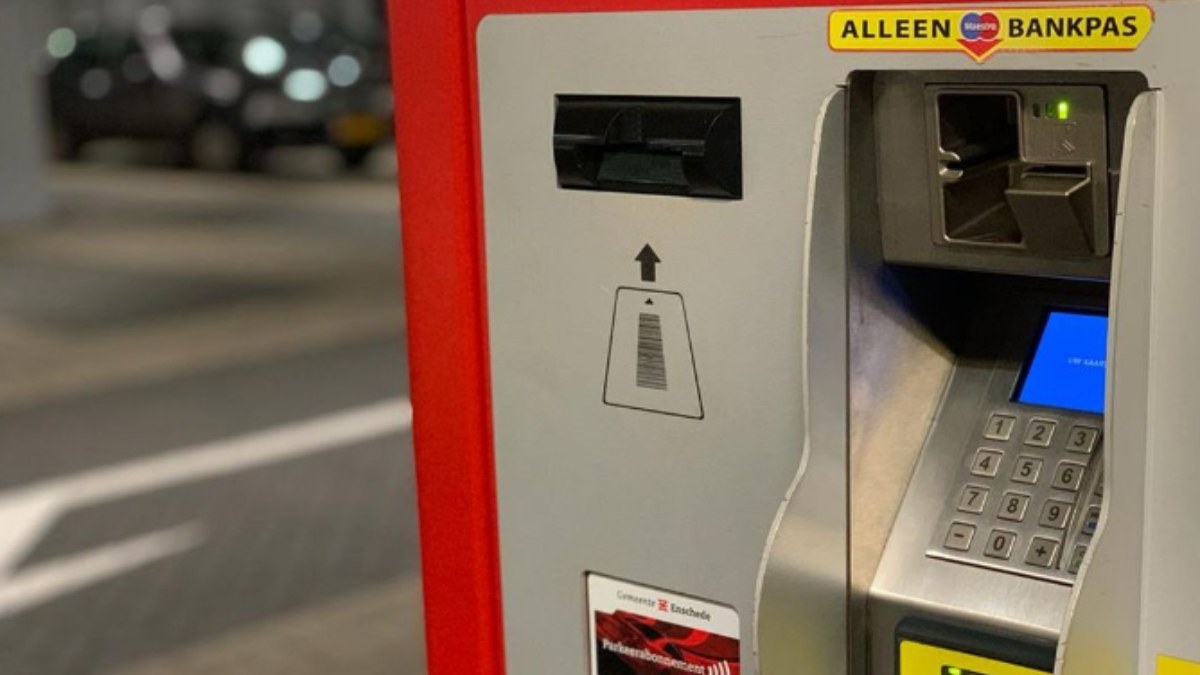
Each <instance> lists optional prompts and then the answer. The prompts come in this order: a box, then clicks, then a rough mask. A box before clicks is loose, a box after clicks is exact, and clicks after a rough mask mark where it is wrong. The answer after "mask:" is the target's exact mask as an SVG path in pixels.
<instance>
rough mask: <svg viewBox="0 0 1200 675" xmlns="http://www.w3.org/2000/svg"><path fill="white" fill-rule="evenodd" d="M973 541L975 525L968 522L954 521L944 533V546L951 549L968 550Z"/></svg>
mask: <svg viewBox="0 0 1200 675" xmlns="http://www.w3.org/2000/svg"><path fill="white" fill-rule="evenodd" d="M973 541H975V526H974V525H971V524H969V523H954V524H952V525H950V532H949V533H947V534H946V548H948V549H950V550H951V551H970V550H971V542H973Z"/></svg>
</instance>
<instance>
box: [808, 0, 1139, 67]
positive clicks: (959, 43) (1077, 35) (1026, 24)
mask: <svg viewBox="0 0 1200 675" xmlns="http://www.w3.org/2000/svg"><path fill="white" fill-rule="evenodd" d="M1153 27H1154V10H1152V9H1150V7H1148V6H1146V5H1111V6H1103V7H1079V6H1075V7H1071V6H1067V7H1053V8H1046V7H1040V8H1003V9H1001V8H996V9H986V10H962V9H912V10H910V9H898V10H848V11H843V10H838V11H834V12H833V13H832V14H830V16H829V46H830V47H831V48H832V49H833V50H834V51H839V52H964V53H966V54H967V55H968V56H970V57H971V58H973V59H975V60H976V61H977V62H979V63H983V62H984V61H986V60H988V59H989V58H991V57H992V56H993V55H995V54H996V53H998V52H1110V51H1133V50H1135V49H1137V48H1138V47H1139V46H1140V45H1141V44H1142V41H1143V40H1145V39H1146V36H1147V35H1149V34H1150V30H1151V29H1152V28H1153Z"/></svg>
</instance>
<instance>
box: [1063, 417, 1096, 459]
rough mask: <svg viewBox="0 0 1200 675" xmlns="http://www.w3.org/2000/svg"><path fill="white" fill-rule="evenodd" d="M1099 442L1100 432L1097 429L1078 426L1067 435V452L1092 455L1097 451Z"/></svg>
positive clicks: (1072, 428)
mask: <svg viewBox="0 0 1200 675" xmlns="http://www.w3.org/2000/svg"><path fill="white" fill-rule="evenodd" d="M1099 440H1100V430H1099V429H1097V428H1096V427H1089V426H1084V425H1082V424H1079V425H1076V426H1074V427H1071V433H1069V434H1067V451H1068V452H1077V453H1079V454H1082V455H1090V454H1092V452H1094V451H1095V450H1096V443H1097V441H1099Z"/></svg>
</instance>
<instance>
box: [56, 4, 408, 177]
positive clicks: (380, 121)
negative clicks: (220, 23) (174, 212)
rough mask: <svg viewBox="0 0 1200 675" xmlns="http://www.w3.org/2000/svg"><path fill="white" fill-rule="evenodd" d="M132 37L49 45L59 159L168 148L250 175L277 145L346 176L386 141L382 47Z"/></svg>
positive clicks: (219, 34) (272, 37)
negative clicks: (339, 168) (98, 148)
mask: <svg viewBox="0 0 1200 675" xmlns="http://www.w3.org/2000/svg"><path fill="white" fill-rule="evenodd" d="M168 23H169V21H168V20H167V19H166V17H161V20H157V21H156V20H154V17H151V20H150V21H145V20H143V21H142V22H140V25H139V27H138V28H137V29H135V30H131V31H128V32H124V33H117V32H113V31H111V30H109V31H104V32H101V33H99V34H97V35H96V36H94V37H86V38H85V37H79V36H76V35H75V34H74V32H73V31H72V30H71V29H70V28H60V29H58V30H56V31H55V32H54V34H52V35H51V36H50V39H49V41H48V43H47V49H48V51H49V53H50V55H51V57H53V58H52V61H53V64H52V68H51V70H50V73H49V89H50V111H51V118H52V121H53V125H54V133H55V145H56V147H57V149H58V152H59V154H60V155H61V156H63V157H66V158H71V157H75V156H77V155H78V154H79V153H80V151H81V149H82V147H83V146H84V145H85V144H86V143H88V142H89V141H93V140H99V139H114V138H120V139H131V140H157V141H171V142H174V143H176V144H177V146H178V149H179V156H180V161H181V163H183V164H186V165H194V166H200V167H204V168H214V169H234V168H236V169H243V170H245V169H254V168H257V167H258V166H260V164H261V161H262V158H263V155H264V152H265V151H266V150H268V149H270V148H272V147H276V146H281V145H306V144H318V143H320V144H329V145H331V146H333V147H335V148H336V149H337V150H338V151H339V152H340V153H341V155H342V157H343V158H344V160H345V163H346V164H347V166H349V167H353V168H357V167H359V166H361V165H362V164H363V163H364V162H365V161H366V159H367V157H368V155H369V154H370V152H371V150H372V149H374V148H375V147H376V146H378V145H380V144H382V143H384V142H387V141H388V140H390V137H391V132H392V121H391V118H392V96H391V90H390V87H389V84H388V82H389V72H388V64H387V56H386V49H384V48H383V47H382V46H380V45H370V44H362V43H360V42H356V41H352V40H350V39H349V38H345V37H340V36H337V35H325V36H324V37H322V38H321V39H320V40H313V41H310V42H307V43H306V42H302V41H299V40H296V39H294V38H293V37H292V36H290V35H286V34H285V33H284V32H283V31H280V32H278V33H275V34H272V33H269V32H263V33H260V34H256V35H249V36H237V35H234V34H232V33H230V32H228V31H226V30H222V29H220V28H188V29H176V28H173V27H170V26H169V25H167V24H168Z"/></svg>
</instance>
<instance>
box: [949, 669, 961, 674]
mask: <svg viewBox="0 0 1200 675" xmlns="http://www.w3.org/2000/svg"><path fill="white" fill-rule="evenodd" d="M946 675H963V671H962V668H947V669H946Z"/></svg>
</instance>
